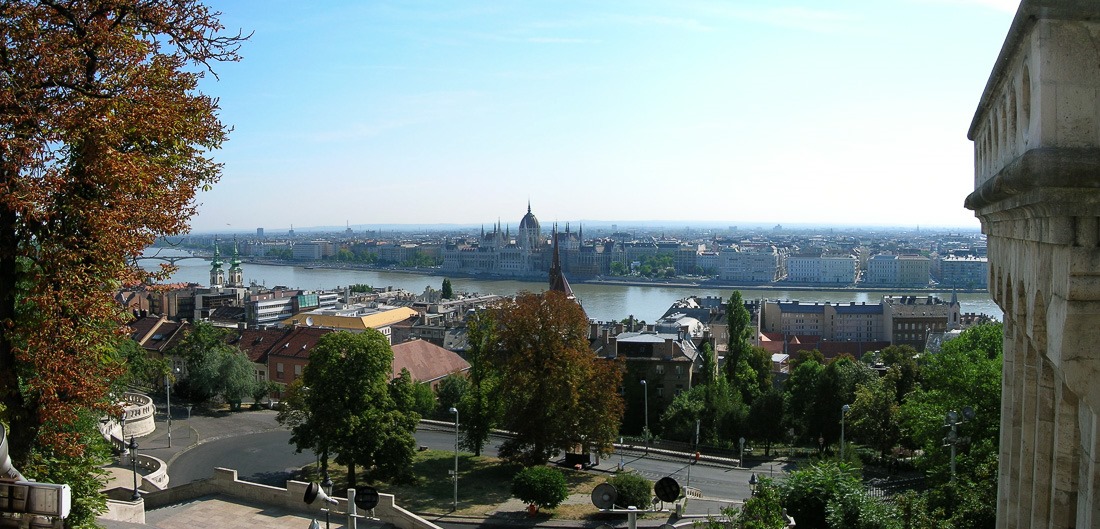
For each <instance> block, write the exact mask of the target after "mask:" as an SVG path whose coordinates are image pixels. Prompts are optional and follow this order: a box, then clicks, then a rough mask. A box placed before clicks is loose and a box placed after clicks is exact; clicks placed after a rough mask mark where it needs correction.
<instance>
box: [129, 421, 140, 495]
mask: <svg viewBox="0 0 1100 529" xmlns="http://www.w3.org/2000/svg"><path fill="white" fill-rule="evenodd" d="M129 447H130V466H131V468H133V470H134V495H133V496H130V501H138V500H140V499H141V491H139V490H138V479H137V475H138V471H137V449H138V444H137V441H135V440H134V438H133V436H131V437H130V445H129Z"/></svg>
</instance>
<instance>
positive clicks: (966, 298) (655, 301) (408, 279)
mask: <svg viewBox="0 0 1100 529" xmlns="http://www.w3.org/2000/svg"><path fill="white" fill-rule="evenodd" d="M157 252H158V250H157V249H154V248H151V249H150V250H149V251H148V252H147V254H146V255H155V254H157ZM159 255H161V256H170V255H172V256H175V255H187V254H184V253H183V252H180V251H177V250H165V249H160V250H159ZM227 260H228V259H227ZM141 264H142V265H143V266H145V267H147V268H150V269H154V268H156V266H157V261H153V260H142V261H141ZM176 266H178V267H179V269H178V270H177V271H176V273H175V274H173V276H172V281H178V282H189V283H198V284H200V285H207V284H209V282H210V261H207V260H200V259H186V260H183V261H180V262H178V263H176ZM225 266H226V268H228V264H227V265H225ZM242 268H243V269H244V278H245V283H246V284H248V283H251V282H256V283H258V284H262V285H266V286H268V287H274V286H277V285H281V286H286V287H290V288H301V289H309V290H321V289H334V288H338V287H344V286H347V285H351V284H355V283H364V284H367V285H371V286H373V287H376V288H377V287H387V286H392V287H394V288H399V289H404V290H408V291H409V292H413V293H421V292H423V291H424V288H425V287H432V288H434V289H437V290H438V289H439V288H441V286H442V284H443V276H441V275H422V274H413V273H404V272H390V271H379V270H344V269H327V268H306V267H301V266H280V265H262V264H248V263H246V264H244V265H242ZM451 284H452V286H453V287H454V290H455V292H471V293H472V292H477V293H482V294H500V295H505V296H507V295H512V294H515V293H517V292H522V291H530V292H541V291H543V290H545V289H546V287H547V284H546V282H533V281H511V280H489V279H475V278H467V277H454V278H451ZM572 286H573V291H574V292H575V293H576V295H577V298H578V299H579V300H580V302H581V304H582V305H583V306H584V310H585V312H586V313H588V317H590V318H593V319H596V320H600V321H609V320H621V319H623V318H625V317H627V316H629V315H634V317H635V318H638V319H642V320H645V321H650V322H652V321H653V320H656V319H657V318H659V317H661V315H662V314H664V313H665V311H666V310H668V307H669V305H671V304H672V302H674V301H676V300H678V299H682V298H685V297H688V296H692V295H695V296H722V297H723V298H727V297H729V295H730V293H731V292H732V291H733V289H731V288H714V287H707V286H698V287H693V286H671V285H670V286H664V285H660V286H659V285H652V286H649V285H646V286H633V285H609V284H588V283H573V284H572ZM739 290H741V295H742V297H744V298H745V299H759V298H766V299H780V300H793V299H797V300H799V301H802V302H810V303H812V302H815V301H830V302H833V303H837V302H840V303H847V302H849V301H854V302H856V303H861V302H866V303H878V301H879V299H880V298H881V297H882V296H883V295H886V294H891V293H886V292H860V291H856V290H840V291H837V290H830V291H813V290H798V291H795V290H782V289H739ZM892 294H894V295H902V294H907V295H911V294H914V292H907V291H898V292H893V293H892ZM917 294H920V295H925V294H927V293H924V292H922V293H917ZM937 295H939V296H940V297H941V298H944V299H949V298H950V297H951V293H950V292H946V293H944V292H941V293H938V294H937ZM959 301H960V303H962V310H963V312H978V313H985V314H988V315H990V316H993V317H995V318H997V319H1001V315H1002V313H1001V309H1000V308H999V307H998V306H997V305H996V304H995V303H993V300H991V299H990V297H989V294H985V293H981V294H959Z"/></svg>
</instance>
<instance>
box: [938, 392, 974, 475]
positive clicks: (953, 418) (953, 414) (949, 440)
mask: <svg viewBox="0 0 1100 529" xmlns="http://www.w3.org/2000/svg"><path fill="white" fill-rule="evenodd" d="M972 419H974V408H971V407H970V406H965V407H963V409H962V416H960V415H959V412H957V411H955V410H950V411H948V412H947V416H946V417H944V421H943V427H944V428H947V429H948V431H947V437H944V438H943V444H944V446H950V447H951V481H952V482H953V481H955V446H956V445H958V444H959V442H960V441H961V442H966V439H962V438H960V437H959V432H958V427H959V425H960V424H962V423H964V422H966V421H969V420H972Z"/></svg>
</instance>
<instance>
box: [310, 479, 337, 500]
mask: <svg viewBox="0 0 1100 529" xmlns="http://www.w3.org/2000/svg"><path fill="white" fill-rule="evenodd" d="M314 500H321V501H323V502H325V503H331V504H333V505H336V504H337V503H339V502H337V501H336V498H330V497H329V495H328V494H325V489H322V488H321V486H320V485H318V484H317V482H316V481H314V482H312V483H310V484H309V485H307V486H306V495H305V497H304V498H302V501H304V502H306V505H310V504H312V503H313V501H314Z"/></svg>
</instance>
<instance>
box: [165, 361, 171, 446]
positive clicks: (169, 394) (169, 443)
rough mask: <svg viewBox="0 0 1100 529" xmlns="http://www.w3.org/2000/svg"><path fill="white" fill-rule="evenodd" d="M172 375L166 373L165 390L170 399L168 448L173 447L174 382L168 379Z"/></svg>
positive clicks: (168, 399)
mask: <svg viewBox="0 0 1100 529" xmlns="http://www.w3.org/2000/svg"><path fill="white" fill-rule="evenodd" d="M170 376H171V373H165V374H164V392H165V395H166V396H167V397H166V398H167V401H168V402H167V407H168V448H172V382H171V381H170V380H168V378H169V377H170Z"/></svg>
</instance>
